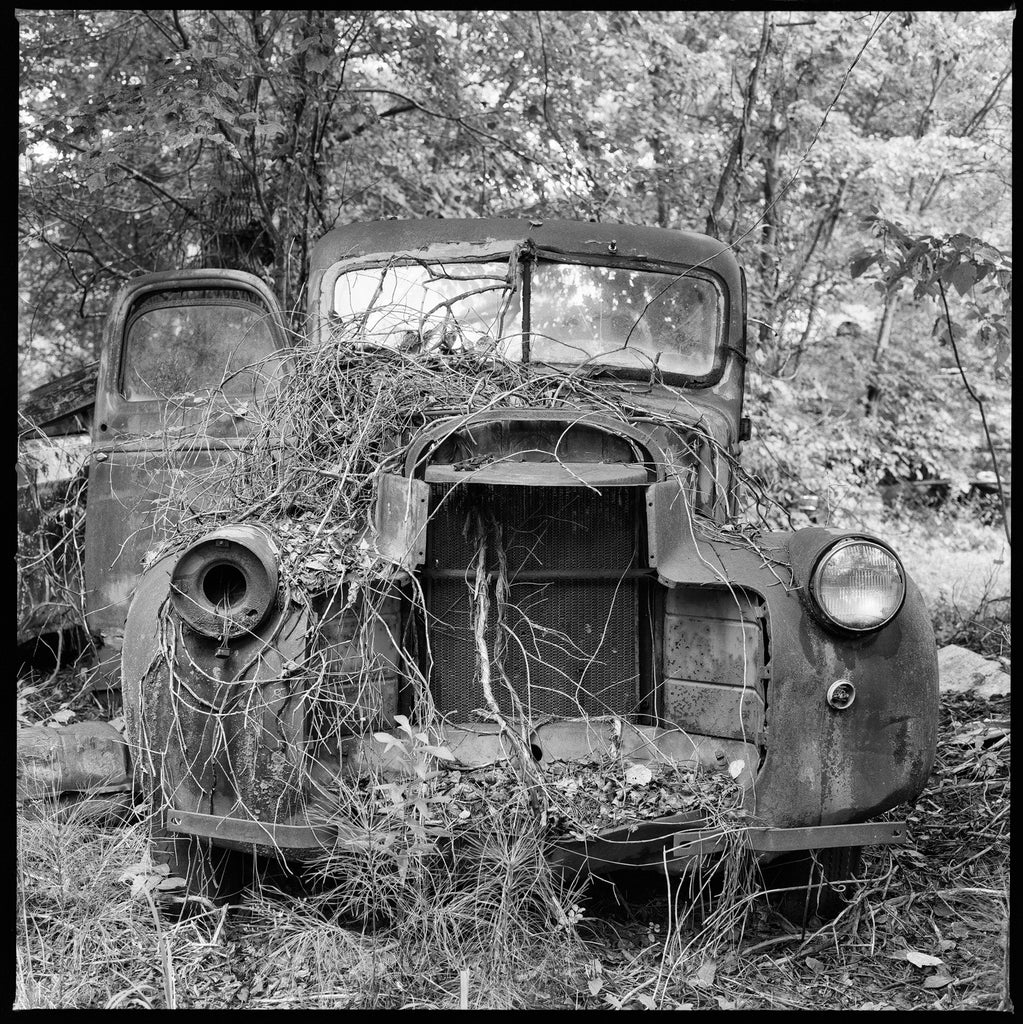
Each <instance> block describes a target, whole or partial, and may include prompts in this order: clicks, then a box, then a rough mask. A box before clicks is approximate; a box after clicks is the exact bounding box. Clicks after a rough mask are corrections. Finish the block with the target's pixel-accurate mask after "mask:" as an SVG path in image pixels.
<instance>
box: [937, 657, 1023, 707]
mask: <svg viewBox="0 0 1023 1024" xmlns="http://www.w3.org/2000/svg"><path fill="white" fill-rule="evenodd" d="M938 686H939V689H940V690H941V692H942V693H966V692H968V691H972V692H973V693H975V694H976V695H977V696H978V697H984V698H987V697H997V696H1001V695H1003V694H1007V693H1008V692H1009V676H1008V674H1007V673H1005V672H1003V671H1002V668H1001V666H1000V665H999V663H998V662H997V661H988V659H987V658H985V657H983V656H982V655H980V654H975V653H974V652H973V651H970V650H967V649H966V648H965V647H959V646H958V645H956V644H949V645H948V646H947V647H942V648H941V650H939V651H938Z"/></svg>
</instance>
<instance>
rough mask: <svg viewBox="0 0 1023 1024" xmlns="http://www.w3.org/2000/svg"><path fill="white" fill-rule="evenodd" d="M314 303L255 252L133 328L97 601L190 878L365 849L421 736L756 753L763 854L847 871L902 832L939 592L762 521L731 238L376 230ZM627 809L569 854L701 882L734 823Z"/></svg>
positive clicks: (576, 748)
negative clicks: (748, 458)
mask: <svg viewBox="0 0 1023 1024" xmlns="http://www.w3.org/2000/svg"><path fill="white" fill-rule="evenodd" d="M308 296H309V298H308V323H307V326H306V328H305V329H304V330H303V331H302V334H303V339H302V343H301V344H298V345H296V344H294V341H293V336H292V334H291V332H290V330H289V328H287V327H286V325H285V320H284V318H283V316H282V313H281V311H280V310H279V308H278V306H277V303H276V301H275V298H274V296H273V294H272V293H271V292H270V290H269V289H268V288H267V287H266V286H265V285H264V284H263V283H262V282H261V281H259V280H258V279H257V278H255V277H254V276H252V275H249V274H246V273H242V272H236V271H229V270H208V271H202V270H191V271H182V272H180V273H174V272H163V273H157V274H150V275H146V276H142V277H138V278H136V279H134V280H132V281H131V282H130V283H129V284H128V285H127V286H126V287H125V288H124V289H123V291H122V292H121V294H120V296H119V298H118V300H117V303H116V305H115V307H114V309H113V311H112V313H111V315H110V317H109V322H108V328H107V334H106V342H105V350H104V352H103V354H102V358H101V361H100V366H99V370H98V384H97V395H96V404H95V408H94V415H93V424H92V447H91V455H90V460H91V462H90V467H89V478H88V515H87V520H86V539H85V546H86V552H85V584H86V602H87V615H88V622H89V626H90V630H91V632H92V633H93V634H94V636H96V637H97V638H98V641H99V644H100V651H101V654H102V655H103V656H104V659H105V660H104V661H103V666H104V671H105V672H107V673H108V674H115V675H119V677H120V684H121V686H122V692H123V699H124V706H125V716H126V720H127V723H128V735H129V739H130V750H131V756H132V760H133V762H134V769H135V772H136V778H137V780H138V782H139V784H141V785H142V786H143V787H144V788H145V791H146V793H147V795H148V796H149V797H150V799H151V800H152V804H153V813H154V815H155V819H156V820H155V824H156V835H157V843H158V847H159V850H160V851H161V855H162V856H163V857H165V858H169V859H170V864H171V868H172V870H173V871H174V872H175V873H181V874H182V875H185V876H187V877H188V878H189V880H190V882H191V883H192V884H193V885H194V886H195V887H196V888H197V889H202V890H204V891H206V892H207V893H212V892H215V891H216V890H217V887H218V886H221V888H223V887H224V886H226V885H227V884H228V882H227V881H225V879H228V878H229V877H230V871H231V870H232V869H233V868H234V867H237V865H238V859H239V857H245V856H248V857H249V858H250V859H251V856H252V855H253V854H254V853H256V854H268V853H275V854H277V855H284V856H285V857H287V858H293V859H298V860H301V859H303V858H308V857H310V856H311V855H313V854H314V853H315V852H316V851H322V850H323V849H325V848H336V847H338V846H341V847H343V846H344V845H345V844H352V845H353V846H358V844H360V843H365V842H367V839H366V836H365V834H363V833H360V831H359V828H358V827H357V825H356V824H355V822H356V821H357V820H358V819H359V817H360V816H359V813H358V811H357V810H356V811H354V812H353V811H352V807H353V806H355V804H353V803H352V800H353V794H354V795H355V797H358V793H359V792H360V791H359V790H357V788H356V787H354V785H353V783H352V782H351V780H352V779H353V778H355V777H356V776H358V775H359V774H360V773H366V772H373V771H377V772H381V773H383V775H382V776H381V777H386V773H387V772H388V771H389V770H390V771H399V770H401V768H402V759H403V758H405V759H406V761H407V760H408V758H409V750H410V747H411V746H414V745H415V744H420V745H421V749H422V750H425V751H427V752H428V753H429V752H433V753H435V754H436V755H437V758H438V760H439V761H442V762H444V763H445V764H446V765H450V764H452V763H453V764H455V765H459V766H463V767H466V768H468V769H471V768H473V767H479V766H481V765H490V764H494V763H498V762H502V761H503V762H508V761H509V760H514V759H520V760H521V761H522V762H523V767H522V770H523V771H527V770H528V772H532V773H534V775H535V776H536V778H538V779H540V780H542V777H543V773H544V771H546V770H549V768H550V766H554V765H559V764H563V763H566V762H571V761H573V760H575V761H579V762H585V761H586V760H587V759H590V760H599V759H600V758H602V757H618V758H619V759H622V760H626V761H628V762H629V763H632V764H647V765H657V764H660V763H668V762H670V763H675V764H688V765H692V766H695V767H697V768H703V769H706V770H708V771H713V770H719V769H720V768H721V766H727V773H728V775H729V778H730V781H731V783H732V784H733V785H734V787H736V789H737V791H738V793H739V801H738V809H739V814H740V817H739V818H738V819H737V820H738V821H739V823H740V825H741V832H742V835H743V841H744V842H745V843H746V844H747V847H748V848H751V849H752V850H753V851H755V855H756V857H758V858H759V860H760V861H762V862H765V863H767V862H771V861H775V862H777V863H779V864H781V863H787V864H791V865H795V867H796V869H797V870H798V871H800V872H803V876H802V877H803V880H804V882H806V883H810V882H812V881H813V880H814V879H817V880H818V886H819V887H820V882H821V880H823V882H825V883H826V882H827V881H829V880H833V881H840V880H842V879H843V878H847V877H849V876H850V875H851V874H853V873H854V872H855V870H856V865H857V861H858V856H859V851H860V848H861V847H863V846H866V845H871V844H884V843H896V842H901V841H904V837H905V824H904V823H903V822H900V821H898V820H892V818H891V816H890V815H888V816H886V820H880V821H879V820H872V819H877V818H879V817H880V816H881V815H882V814H883V812H886V811H888V810H889V809H891V808H895V807H896V806H897V805H899V804H902V803H905V802H906V801H911V800H913V799H914V798H915V797H916V796H917V795H918V794H919V793H920V792H921V790H922V789H923V787H924V784H925V782H926V780H927V778H928V775H929V773H930V770H931V767H932V763H933V759H934V754H935V741H936V724H937V704H938V689H937V663H936V651H935V643H934V637H933V634H932V630H931V626H930V623H929V619H928V615H927V613H926V610H925V608H924V604H923V601H922V600H921V596H920V594H919V592H918V590H917V588H916V586H915V585H914V584H913V582H912V581H911V580H910V579H909V578H908V576H907V575H906V573H905V570H904V568H903V566H902V564H901V562H900V561H899V558H898V556H897V554H896V553H895V552H894V551H893V550H892V549H891V547H890V546H889V545H888V544H887V543H886V542H885V541H884V540H883V539H880V538H878V537H875V536H871V535H868V534H865V533H862V532H857V531H839V530H835V529H830V528H826V527H819V526H812V527H808V528H804V529H797V530H793V531H789V532H765V531H758V530H755V529H752V528H749V527H748V526H743V525H742V524H741V522H740V513H741V512H742V509H741V508H740V499H739V497H738V492H739V487H738V480H739V477H738V474H739V470H738V468H737V467H738V463H737V458H738V455H739V452H740V448H741V444H742V442H743V441H744V440H747V439H748V437H749V434H750V425H749V421H748V420H747V419H746V418H745V417H744V416H743V387H744V375H745V364H746V355H747V348H746V346H747V338H746V319H745V314H746V310H745V305H746V290H745V281H744V276H743V273H742V271H741V269H740V267H739V265H738V264H737V262H736V260H735V258H734V257H733V254H732V253H731V251H730V250H729V248H728V247H727V246H726V245H724V244H723V243H720V242H718V241H716V240H714V239H712V238H710V237H707V236H704V235H700V234H695V233H689V232H684V231H670V230H662V229H652V228H641V227H626V226H619V225H607V224H594V223H575V222H566V221H554V220H550V221H546V222H537V221H525V220H509V219H480V220H464V221H458V220H454V221H446V220H434V221H430V220H424V221H407V222H403V221H388V222H379V223H366V224H352V225H349V226H347V227H343V228H338V229H336V230H333V231H331V232H329V233H328V234H327V235H326V236H325V237H323V238H322V239H321V240H320V242H319V243H318V244H317V245H316V247H315V249H314V251H313V254H312V259H311V268H310V280H309V287H308ZM303 353H304V354H303ZM325 367H329V368H330V369H329V372H327V371H326V370H325V369H324V368H325ZM303 374H304V376H303ZM296 381H298V385H296ZM296 386H299V388H300V390H301V388H304V389H305V390H304V391H303V392H302V394H303V396H304V399H303V400H304V402H305V404H304V405H303V404H302V403H295V402H292V404H290V405H289V404H288V403H287V402H283V404H282V399H281V395H282V394H286V393H289V392H288V388H291V389H292V390H291V392H290V393H291V394H292V396H293V397H294V394H295V393H296V392H295V388H296ZM268 395H276V396H277V399H276V401H277V402H278V406H277V408H278V413H279V414H278V415H277V417H276V419H274V418H273V417H270V418H269V419H266V418H264V419H263V420H262V421H260V419H259V417H258V416H255V415H254V410H255V409H256V408H257V407H259V406H260V403H261V402H262V401H265V400H266V396H268ZM367 396H369V397H367ZM346 403H348V404H347V405H346ZM281 410H283V414H281ZM310 410H313V411H310ZM375 418H376V419H375ZM379 419H383V420H384V421H386V423H387V424H388V427H387V429H382V430H374V428H373V423H374V422H376V420H379ZM268 423H269V424H270V426H269V428H268V427H267V424H268ZM360 438H363V439H364V443H363V442H360V440H359V439H360ZM365 438H370V439H371V441H372V443H370V441H365ZM360 443H362V447H361V448H360V447H359V445H360ZM318 445H319V446H320V447H317V446H318ZM331 445H333V446H334V447H333V448H331V447H330V446H331ZM254 446H255V447H254ZM324 446H325V447H324ZM324 451H334V452H335V453H336V452H337V451H342V452H345V453H347V455H345V457H344V458H342V459H341V461H334V460H329V462H328V461H324V458H325V457H324V456H322V455H317V454H316V453H317V452H324ZM253 452H256V453H257V455H258V459H257V460H256V461H255V462H253ZM353 453H355V454H353ZM345 459H347V460H348V461H347V462H346V461H345ZM253 487H255V488H256V489H255V490H253ZM171 493H175V494H177V496H178V498H177V500H176V501H171V500H168V497H167V496H168V494H171ZM342 527H343V528H342ZM298 537H301V538H303V540H302V541H301V543H300V542H299V541H298V540H296V538H298ZM168 538H171V539H172V541H173V543H169V544H168V541H167V539H168ZM302 544H304V545H305V547H304V548H302ZM310 545H312V547H310ZM316 545H319V547H318V548H317V547H316ZM299 548H301V549H302V551H304V552H305V554H299V555H296V554H295V551H296V550H298V549H299ZM314 548H315V550H317V551H319V552H320V554H318V555H316V556H315V558H314V557H311V556H309V554H308V552H309V551H311V550H313V549H314ZM303 559H304V560H305V561H303ZM525 762H528V764H526V763H525ZM420 777H421V778H423V777H424V776H422V773H421V775H420ZM346 780H347V781H346ZM538 786H539V788H540V789H542V784H539V783H538ZM424 820H426V818H425V816H424ZM613 824H614V827H611V828H607V829H603V830H597V831H595V832H593V833H592V834H588V835H581V836H576V837H574V838H573V837H571V836H568V837H563V838H562V839H561V840H559V841H557V842H555V843H553V844H552V856H553V857H555V858H557V859H560V861H561V862H562V863H564V864H566V865H568V866H575V867H585V868H589V869H591V870H598V871H599V870H604V869H609V868H612V867H614V866H617V865H621V864H631V865H637V866H650V867H656V868H658V869H660V870H664V869H667V870H668V871H675V872H681V871H683V870H684V869H685V868H686V866H687V865H688V864H690V863H692V862H693V861H694V860H696V859H699V858H701V857H704V858H705V857H706V855H707V854H708V853H713V852H714V851H715V850H718V849H720V848H721V845H722V843H723V841H724V840H723V836H722V830H721V824H720V822H714V821H711V820H709V819H708V817H707V815H706V814H705V813H702V811H693V810H685V809H683V810H680V811H676V812H674V813H668V814H664V815H661V816H658V817H654V818H647V819H645V820H641V821H634V822H628V823H625V824H623V823H621V822H615V823H613ZM811 872H815V873H813V874H811ZM807 891H811V892H812V891H813V889H812V886H810V888H809V889H808V890H807ZM822 891H823V890H822Z"/></svg>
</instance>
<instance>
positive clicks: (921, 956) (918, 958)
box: [888, 949, 944, 967]
mask: <svg viewBox="0 0 1023 1024" xmlns="http://www.w3.org/2000/svg"><path fill="white" fill-rule="evenodd" d="M888 958H889V959H890V960H908V961H909V962H910V963H911V964H912V965H913V966H914V967H937V966H938V965H939V964H942V963H944V960H942V959H941V958H940V957H937V956H931V954H930V953H921V952H919V950H916V949H897V950H896V951H895V952H894V953H889V954H888Z"/></svg>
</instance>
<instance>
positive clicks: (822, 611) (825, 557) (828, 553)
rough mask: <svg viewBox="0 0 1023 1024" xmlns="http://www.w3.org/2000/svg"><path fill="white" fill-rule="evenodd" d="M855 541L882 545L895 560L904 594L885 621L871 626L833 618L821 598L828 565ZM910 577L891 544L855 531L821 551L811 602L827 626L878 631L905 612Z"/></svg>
mask: <svg viewBox="0 0 1023 1024" xmlns="http://www.w3.org/2000/svg"><path fill="white" fill-rule="evenodd" d="M853 544H867V545H870V546H872V547H875V548H880V549H881V550H882V551H884V552H886V553H887V554H888V555H890V556H891V558H892V560H893V561H894V562H895V565H896V567H897V568H898V572H899V580H900V582H901V583H902V594H901V596H900V598H899V601H898V604H896V606H895V608H894V609H893V610H892V612H891V614H890V615H888V617H887V618H885V619H883V620H882V621H880V622H878V623H875V624H874V625H871V626H853V625H849V624H847V623H844V622H841V621H839V620H838V619H836V618H834V617H833V616H832V615H831V614H830V613H829V612H828V611H827V609H826V608H825V607H824V604H823V603H822V601H821V599H820V578H821V575H822V573H823V571H824V569H825V568H826V566H827V563H828V561H829V560H830V559H831V558H832V557H834V556H835V555H836V554H837V553H838V552H839V551H841V550H842V549H843V548H847V547H850V546H852V545H853ZM907 582H908V577H907V576H906V567H905V566H904V565H903V564H902V559H901V558H899V556H898V555H897V554H896V553H895V551H894V550H893V549H892V547H891V545H890V544H887V543H885V542H884V541H883V540H880V539H879V538H877V537H868V536H865V535H862V534H855V535H852V536H845V537H840V538H839V539H838V540H836V541H835V542H834V543H833V544H829V545H828V546H827V547H826V548H825V549H824V550H823V551H821V552H820V554H818V555H817V558H816V560H815V562H814V566H813V570H812V572H811V573H810V585H809V593H810V598H811V600H810V604H811V607H812V608H813V610H814V611H815V612H816V614H817V617H818V618H820V619H821V621H822V622H823V623H824V624H825V625H826V626H828V627H829V628H830V629H835V630H840V631H842V632H845V633H851V634H854V635H856V636H862V635H864V634H867V633H873V632H876V631H877V630H879V629H883V628H884V627H885V626H887V625H888V624H889V623H890V622H892V621H893V620H894V619H895V618H896V616H897V615H898V614H899V612H900V611H902V608H903V605H905V603H906V594H907V592H908V587H907Z"/></svg>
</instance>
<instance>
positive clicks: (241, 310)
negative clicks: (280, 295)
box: [121, 289, 276, 401]
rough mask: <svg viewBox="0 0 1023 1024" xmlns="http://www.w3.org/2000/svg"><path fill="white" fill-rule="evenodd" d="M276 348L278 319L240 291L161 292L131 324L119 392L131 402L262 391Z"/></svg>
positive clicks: (140, 308) (142, 304) (136, 308)
mask: <svg viewBox="0 0 1023 1024" xmlns="http://www.w3.org/2000/svg"><path fill="white" fill-rule="evenodd" d="M275 348H276V344H275V336H274V328H273V320H272V318H271V316H270V314H269V313H268V312H267V310H266V309H265V308H264V307H263V306H262V305H260V304H259V303H258V302H254V301H251V300H250V299H249V298H248V297H247V294H246V293H245V292H241V291H239V290H238V289H218V290H212V289H205V290H197V289H193V290H185V291H171V292H157V293H155V294H150V295H147V296H146V297H145V298H144V299H142V300H141V301H140V302H138V303H137V304H136V305H135V306H134V307H133V308H132V311H131V314H130V316H129V318H128V324H127V328H126V330H125V336H124V355H123V359H122V363H121V389H122V392H123V394H124V396H125V397H126V398H127V399H129V400H130V401H142V400H145V399H152V398H170V397H173V396H176V395H182V394H187V393H189V392H195V391H205V390H219V391H223V393H224V394H226V395H229V396H231V397H234V398H238V397H243V396H249V395H253V394H255V393H258V392H260V391H262V387H263V381H264V370H263V368H262V365H261V364H262V363H263V361H264V360H265V359H266V358H267V357H268V356H270V355H272V354H273V352H274V349H275Z"/></svg>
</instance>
